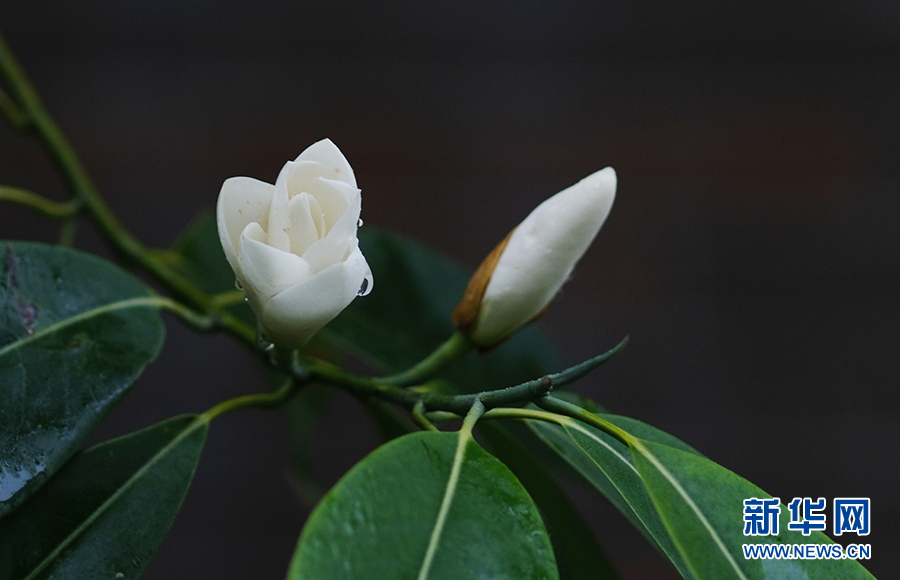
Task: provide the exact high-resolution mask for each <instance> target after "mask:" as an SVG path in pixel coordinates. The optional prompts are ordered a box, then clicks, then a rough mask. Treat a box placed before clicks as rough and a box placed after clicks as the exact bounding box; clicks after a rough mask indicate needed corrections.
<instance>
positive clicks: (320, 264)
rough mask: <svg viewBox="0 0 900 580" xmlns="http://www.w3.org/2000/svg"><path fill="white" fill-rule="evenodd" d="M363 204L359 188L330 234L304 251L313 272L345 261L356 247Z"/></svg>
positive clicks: (304, 256) (304, 257)
mask: <svg viewBox="0 0 900 580" xmlns="http://www.w3.org/2000/svg"><path fill="white" fill-rule="evenodd" d="M361 204H362V198H361V196H360V195H359V192H358V190H357V194H356V196H355V198H354V199H353V200H352V201H351V203H350V207H349V208H348V209H347V211H345V212H344V213H343V215H341V217H340V218H339V219H338V220H337V222H335V224H334V226H333V227H332V228H331V230H329V231H328V234H327V235H326V236H325V237H324V238H322V239H320V240H319V241H317V242H315V243H314V244H313V245H311V246H310V247H309V248H308V249H307V250H306V252H304V253H303V259H304V260H306V261H307V262H309V265H310V266H312V269H313V272H318V271H320V270H323V269H325V268H327V267H328V266H329V265H331V264H334V263H335V262H340V261H343V260H344V259H345V258H346V257H347V255H348V253H349V252H350V251H351V250H352V249H353V248H354V247H356V243H357V238H356V232H357V229H358V228H359V225H358V224H359V213H360V209H361Z"/></svg>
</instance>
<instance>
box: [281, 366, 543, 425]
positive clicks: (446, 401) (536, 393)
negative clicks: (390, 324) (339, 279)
mask: <svg viewBox="0 0 900 580" xmlns="http://www.w3.org/2000/svg"><path fill="white" fill-rule="evenodd" d="M290 371H291V373H292V374H293V375H294V376H295V377H297V378H301V379H302V378H308V377H309V378H314V379H318V380H321V381H323V382H326V383H330V384H333V385H338V386H341V387H344V388H346V389H348V390H350V391H351V392H353V393H354V394H356V395H358V396H361V397H366V396H375V397H378V398H380V399H383V400H386V401H390V402H392V403H396V404H398V405H402V406H404V407H406V408H407V409H412V408H413V407H414V406H415V405H416V404H417V403H419V401H421V402H422V404H423V405H424V406H425V408H426V409H427V410H429V411H450V412H452V413H457V414H458V415H463V414H465V413H466V412H467V411H468V410H469V409H471V407H472V405H473V404H474V403H475V401H476V400H480V401H481V403H483V404H484V405H485V407H487V408H493V407H501V406H506V405H512V404H515V403H523V402H527V401H531V400H532V399H534V398H536V397H540V396H542V395H544V394H545V393H546V392H548V391H549V390H550V389H551V388H552V386H553V384H554V383H553V380H552V378H553V376H555V375H551V376H546V377H542V378H540V379H535V380H533V381H527V382H525V383H521V384H519V385H515V386H512V387H507V388H505V389H497V390H492V391H482V392H480V393H473V394H467V395H447V394H444V393H435V392H431V391H425V392H422V391H418V390H414V389H406V388H402V387H397V386H395V385H391V384H387V383H384V382H382V381H383V379H372V378H369V377H361V376H358V375H354V374H351V373H347V372H345V371H343V370H341V369H339V368H337V367H334V366H332V365H329V364H327V363H323V362H316V361H313V362H312V363H308V364H307V365H306V366H304V365H303V364H301V363H296V364H295V365H294V366H293V367H292V368H291V369H290Z"/></svg>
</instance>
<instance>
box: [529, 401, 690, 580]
mask: <svg viewBox="0 0 900 580" xmlns="http://www.w3.org/2000/svg"><path fill="white" fill-rule="evenodd" d="M599 416H600V417H602V418H603V419H606V420H607V421H609V422H611V423H613V424H615V425H618V426H620V427H622V428H623V429H626V430H629V432H632V433H634V434H635V435H638V436H642V437H645V438H647V439H651V440H655V441H659V442H661V443H665V444H672V445H678V446H680V447H682V448H683V449H685V450H686V451H691V450H692V449H691V447H690V446H688V445H687V444H685V443H682V442H681V441H678V440H677V439H676V438H675V437H672V436H671V435H669V434H667V433H664V432H662V431H660V430H658V429H656V428H654V427H651V426H649V425H646V424H644V423H641V422H640V421H636V420H634V419H628V418H626V417H618V416H616V415H599ZM561 423H562V424H561V425H555V424H550V423H547V422H544V421H528V425H529V426H530V427H531V429H532V430H533V431H534V432H535V433H537V435H538V436H539V437H540V438H541V439H543V440H544V442H545V443H547V445H549V446H550V447H551V448H553V449H554V450H555V451H556V452H557V453H559V455H560V456H562V457H563V458H564V459H565V460H566V461H567V462H569V463H570V464H571V465H572V466H573V467H574V468H575V469H576V470H578V472H579V473H581V474H582V475H583V476H584V478H585V479H587V480H588V481H589V482H590V483H591V484H592V485H593V486H594V487H595V488H596V489H597V490H598V491H600V492H601V493H602V494H603V495H605V496H606V497H607V498H608V499H609V500H610V501H611V502H612V503H613V505H615V506H616V508H617V509H618V510H619V511H620V512H622V513H623V514H624V515H625V516H626V517H627V518H628V519H629V521H631V523H632V524H633V525H634V526H635V527H636V528H637V529H638V530H639V531H640V532H641V533H642V534H644V536H645V537H646V538H647V539H648V540H649V541H650V542H651V543H652V544H653V545H655V546H656V547H657V548H658V549H659V550H660V551H661V552H662V553H663V554H664V555H665V556H666V557H667V558H668V559H669V561H671V562H672V564H673V565H674V566H675V568H676V569H677V570H678V571H679V573H681V575H682V576H683V577H684V578H688V579H690V578H692V576H691V573H690V571H689V569H688V566H687V565H686V564H685V562H684V560H683V559H682V557H681V554H680V553H679V551H678V548H677V547H676V546H675V543H674V542H673V541H672V538H671V537H670V536H669V533H668V531H667V530H666V527H665V525H664V524H663V522H662V520H661V519H660V517H659V514H658V513H657V511H656V508H655V507H654V505H653V502H652V500H651V499H650V496H649V495H648V493H647V490H646V488H645V487H644V483H643V481H642V479H641V476H640V474H639V473H638V471H637V469H636V468H635V466H634V462H633V461H632V459H631V454H630V453H629V450H628V447H626V446H625V445H624V444H622V443H621V442H620V441H618V440H617V439H615V438H613V437H610V436H609V435H607V434H606V433H603V432H602V431H600V430H598V429H595V428H593V427H591V426H589V425H585V424H584V423H582V422H580V421H576V420H574V419H568V418H565V419H563V420H562V421H561Z"/></svg>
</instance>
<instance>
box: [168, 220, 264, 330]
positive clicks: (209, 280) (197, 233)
mask: <svg viewBox="0 0 900 580" xmlns="http://www.w3.org/2000/svg"><path fill="white" fill-rule="evenodd" d="M160 257H161V258H163V259H164V260H166V261H167V262H168V263H169V265H171V266H172V267H173V268H175V269H176V270H177V271H178V272H179V273H181V274H182V275H183V276H184V277H186V278H187V279H188V280H190V281H191V282H193V283H194V284H196V285H197V287H199V288H200V289H202V290H204V291H205V292H208V293H210V294H218V293H220V292H227V291H229V290H235V285H234V272H233V271H232V269H231V266H230V265H229V264H228V260H227V259H225V252H224V251H222V243H221V242H220V241H219V232H218V227H217V225H216V216H215V215H214V214H211V213H203V214H200V215H199V216H198V217H197V218H195V219H194V221H193V222H192V223H191V224H190V225H188V227H187V228H185V229H184V231H183V232H181V235H179V236H178V239H177V240H176V241H175V244H174V245H173V246H172V249H171V250H170V251H168V252H165V253H163V254H161V256H160ZM228 309H229V310H231V311H232V312H234V313H235V314H236V315H237V316H239V317H240V318H241V320H243V321H244V322H247V323H248V324H250V325H252V326H254V327H255V326H256V315H255V314H253V310H251V309H250V305H249V304H247V303H246V302H244V301H241V302H236V303H234V304H231V305H229V306H228Z"/></svg>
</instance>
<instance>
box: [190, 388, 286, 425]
mask: <svg viewBox="0 0 900 580" xmlns="http://www.w3.org/2000/svg"><path fill="white" fill-rule="evenodd" d="M293 393H294V380H293V379H288V380H286V381H285V382H284V384H283V385H281V387H279V388H278V389H277V390H275V391H272V392H271V393H254V394H252V395H244V396H242V397H236V398H234V399H229V400H227V401H223V402H221V403H219V404H218V405H216V406H214V407H213V408H211V409H209V410H208V411H206V412H205V413H203V414H202V415H201V417H202V418H203V419H205V420H206V421H212V420H213V419H215V418H216V417H218V416H219V415H223V414H225V413H230V412H231V411H236V410H238V409H244V408H246V407H267V408H271V407H278V406H280V405H282V404H284V403H285V402H287V400H288V399H289V398H290V396H291V395H292V394H293Z"/></svg>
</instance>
